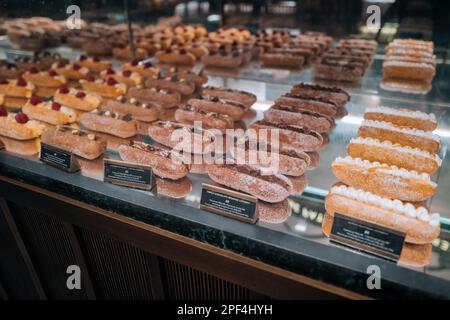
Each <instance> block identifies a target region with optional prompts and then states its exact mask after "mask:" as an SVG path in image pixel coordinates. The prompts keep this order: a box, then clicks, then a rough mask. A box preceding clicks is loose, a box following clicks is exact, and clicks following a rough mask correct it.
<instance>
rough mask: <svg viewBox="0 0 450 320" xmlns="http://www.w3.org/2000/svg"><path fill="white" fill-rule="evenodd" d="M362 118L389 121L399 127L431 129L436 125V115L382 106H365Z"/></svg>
mask: <svg viewBox="0 0 450 320" xmlns="http://www.w3.org/2000/svg"><path fill="white" fill-rule="evenodd" d="M364 119H367V120H376V121H384V122H390V123H392V124H394V125H396V126H399V127H409V128H416V129H419V130H423V131H433V130H434V129H436V127H437V120H436V116H435V115H434V114H432V113H425V112H422V111H418V110H409V109H394V108H388V107H384V106H380V107H374V108H367V109H366V112H365V113H364Z"/></svg>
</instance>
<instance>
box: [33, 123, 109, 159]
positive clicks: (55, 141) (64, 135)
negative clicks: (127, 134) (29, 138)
mask: <svg viewBox="0 0 450 320" xmlns="http://www.w3.org/2000/svg"><path fill="white" fill-rule="evenodd" d="M41 140H42V142H43V143H46V144H49V145H52V146H55V147H58V148H60V149H62V150H65V151H68V152H72V153H73V154H75V155H77V156H79V157H82V158H85V159H88V160H94V159H96V158H98V157H100V156H101V155H102V154H103V153H104V152H105V150H106V141H105V140H103V139H101V138H99V137H98V136H96V135H95V134H94V133H88V132H86V131H82V130H78V129H73V128H71V127H68V126H58V127H47V128H46V129H45V130H44V132H43V133H42V137H41Z"/></svg>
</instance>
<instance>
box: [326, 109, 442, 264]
mask: <svg viewBox="0 0 450 320" xmlns="http://www.w3.org/2000/svg"><path fill="white" fill-rule="evenodd" d="M436 127H437V119H436V117H435V116H434V115H433V114H427V113H424V112H421V111H414V110H409V109H394V108H389V107H384V106H380V107H376V108H367V109H366V112H365V114H364V121H363V122H362V124H361V126H360V128H359V131H358V137H357V138H353V139H351V140H350V142H349V144H348V146H347V153H348V155H347V156H346V157H338V158H336V160H335V161H334V162H333V163H332V171H333V173H334V175H335V176H336V178H337V179H338V180H339V183H337V184H335V185H334V186H333V187H332V188H331V190H330V192H329V194H328V196H327V197H326V201H325V207H326V212H327V215H328V217H327V219H325V220H324V224H323V229H324V232H325V234H327V235H329V233H330V230H331V226H332V224H333V219H332V217H333V216H334V214H335V213H336V212H339V213H341V214H344V215H348V216H351V217H354V218H357V219H360V220H364V221H368V222H370V223H374V224H377V225H381V226H383V227H387V228H390V229H394V230H396V231H399V232H402V233H404V234H405V242H406V245H405V247H404V248H403V250H409V251H410V252H409V254H408V258H406V257H405V256H404V253H403V252H402V255H401V257H400V261H401V262H404V263H406V264H411V265H417V266H419V265H425V264H427V263H428V261H429V259H430V255H431V245H430V243H431V242H432V241H433V240H434V239H435V238H437V237H438V236H439V233H440V217H439V214H437V213H431V212H429V210H428V209H427V208H426V205H425V201H426V200H427V199H429V198H430V197H432V196H433V195H434V194H435V192H436V191H437V184H436V183H435V182H434V181H433V180H432V175H433V174H434V173H435V172H436V171H437V170H438V168H439V166H440V165H441V159H440V158H439V155H438V152H439V149H440V138H439V136H437V135H436V134H434V133H433V132H432V131H433V130H435V129H436ZM405 252H406V251H405Z"/></svg>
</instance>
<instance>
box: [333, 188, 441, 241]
mask: <svg viewBox="0 0 450 320" xmlns="http://www.w3.org/2000/svg"><path fill="white" fill-rule="evenodd" d="M325 208H326V211H327V213H328V214H329V215H331V216H334V213H335V212H339V213H341V214H344V215H347V216H351V217H354V218H356V219H360V220H364V221H368V222H371V223H375V224H378V225H381V226H384V227H387V228H390V229H394V230H398V231H400V232H403V233H405V234H406V238H405V241H406V242H409V243H415V244H425V243H430V242H431V241H433V240H434V239H435V238H437V237H438V236H439V232H440V216H439V214H438V213H433V214H431V213H429V212H428V210H427V209H426V208H424V207H418V208H416V207H415V206H414V205H412V204H411V203H407V202H402V201H400V200H391V199H389V198H386V197H382V196H378V195H376V194H374V193H371V192H367V191H364V190H361V189H357V188H352V187H349V186H346V185H342V184H340V185H335V186H333V187H332V188H331V190H330V192H329V194H328V195H327V197H326V199H325Z"/></svg>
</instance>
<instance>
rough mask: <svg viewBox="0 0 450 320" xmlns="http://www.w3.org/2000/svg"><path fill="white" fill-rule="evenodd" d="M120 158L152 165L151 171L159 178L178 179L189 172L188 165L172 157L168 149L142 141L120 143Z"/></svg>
mask: <svg viewBox="0 0 450 320" xmlns="http://www.w3.org/2000/svg"><path fill="white" fill-rule="evenodd" d="M118 152H119V155H120V158H121V159H122V160H124V161H129V162H134V163H138V164H141V165H148V166H150V167H152V169H153V173H154V174H155V175H157V176H158V177H161V178H166V179H171V180H178V179H181V178H183V177H185V176H186V175H187V174H188V173H189V166H188V165H185V164H184V163H183V162H182V161H181V160H180V159H177V158H175V159H174V158H173V157H172V153H171V152H170V150H166V149H162V148H160V147H156V146H153V145H149V144H146V143H143V142H138V141H130V144H128V145H126V144H123V145H120V146H119V148H118Z"/></svg>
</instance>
